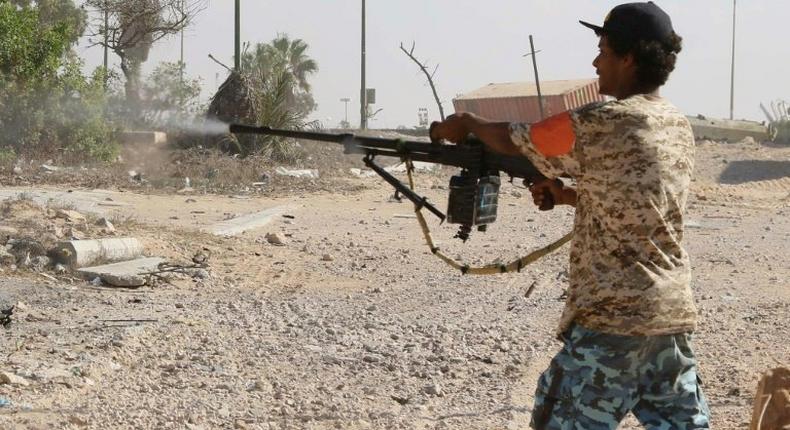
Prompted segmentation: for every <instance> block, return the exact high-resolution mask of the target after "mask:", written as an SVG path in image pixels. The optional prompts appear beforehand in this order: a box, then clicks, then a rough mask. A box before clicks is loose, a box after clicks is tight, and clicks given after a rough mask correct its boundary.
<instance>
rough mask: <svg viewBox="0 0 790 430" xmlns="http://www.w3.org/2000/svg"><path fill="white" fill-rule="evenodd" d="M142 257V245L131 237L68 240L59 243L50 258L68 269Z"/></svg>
mask: <svg viewBox="0 0 790 430" xmlns="http://www.w3.org/2000/svg"><path fill="white" fill-rule="evenodd" d="M141 255H143V245H142V243H140V241H139V240H137V239H135V238H131V237H122V238H109V239H94V240H69V241H64V242H59V243H58V244H57V245H56V246H55V248H54V249H53V250H52V252H51V255H50V257H51V258H52V259H54V260H55V261H56V262H58V263H60V264H63V265H67V266H70V267H75V268H77V267H85V266H88V265H91V264H94V263H97V262H112V261H122V260H131V259H134V258H137V257H140V256H141Z"/></svg>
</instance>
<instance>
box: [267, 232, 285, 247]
mask: <svg viewBox="0 0 790 430" xmlns="http://www.w3.org/2000/svg"><path fill="white" fill-rule="evenodd" d="M266 241H267V242H269V243H270V244H272V245H277V246H283V245H285V239H284V238H283V237H282V236H280V234H279V233H266Z"/></svg>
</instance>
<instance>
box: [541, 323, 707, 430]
mask: <svg viewBox="0 0 790 430" xmlns="http://www.w3.org/2000/svg"><path fill="white" fill-rule="evenodd" d="M563 337H564V340H565V345H564V347H563V349H562V350H561V351H560V352H559V353H557V355H556V356H555V357H554V359H553V360H552V362H551V365H550V366H549V368H548V369H547V370H546V371H545V372H543V374H542V375H541V377H540V380H539V381H538V388H537V390H536V392H535V408H534V410H533V412H532V422H531V426H532V428H534V429H537V430H545V429H551V430H554V429H558V430H603V429H612V430H614V429H616V428H617V425H618V424H619V423H620V421H621V420H622V419H623V418H625V416H626V414H628V412H633V414H634V415H635V416H636V418H637V419H638V420H639V422H640V423H641V424H642V425H643V426H644V427H645V428H646V429H650V430H670V429H671V430H691V429H707V428H709V424H708V420H709V416H710V413H709V411H708V405H707V402H706V401H705V396H704V395H703V394H702V389H701V388H700V380H699V378H698V377H697V363H696V359H695V358H694V353H693V352H692V350H691V335H690V334H676V335H666V336H645V337H642V336H618V335H610V334H604V333H598V332H595V331H592V330H589V329H586V328H584V327H581V326H579V325H574V326H573V327H572V328H571V329H569V330H568V331H567V332H566V333H565V334H564V336H563Z"/></svg>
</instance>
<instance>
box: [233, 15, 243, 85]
mask: <svg viewBox="0 0 790 430" xmlns="http://www.w3.org/2000/svg"><path fill="white" fill-rule="evenodd" d="M239 3H240V0H236V13H235V15H236V17H235V22H236V26H235V28H236V31H235V32H236V36H235V38H234V45H233V53H234V58H233V68H234V69H235V70H236V72H237V73H238V72H239V71H241V12H240V11H239Z"/></svg>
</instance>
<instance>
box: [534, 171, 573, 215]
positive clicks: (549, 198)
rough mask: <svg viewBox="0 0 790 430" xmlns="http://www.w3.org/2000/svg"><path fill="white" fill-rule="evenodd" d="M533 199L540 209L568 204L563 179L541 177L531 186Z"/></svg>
mask: <svg viewBox="0 0 790 430" xmlns="http://www.w3.org/2000/svg"><path fill="white" fill-rule="evenodd" d="M529 191H530V192H531V193H532V201H533V202H535V206H537V207H538V208H540V210H544V211H545V210H550V209H553V208H554V205H561V204H568V203H567V202H566V201H565V200H566V199H565V197H566V196H565V189H564V187H563V185H562V181H559V180H557V179H548V178H545V179H541V180H539V181H537V182H535V183H534V184H531V185H530V186H529Z"/></svg>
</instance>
